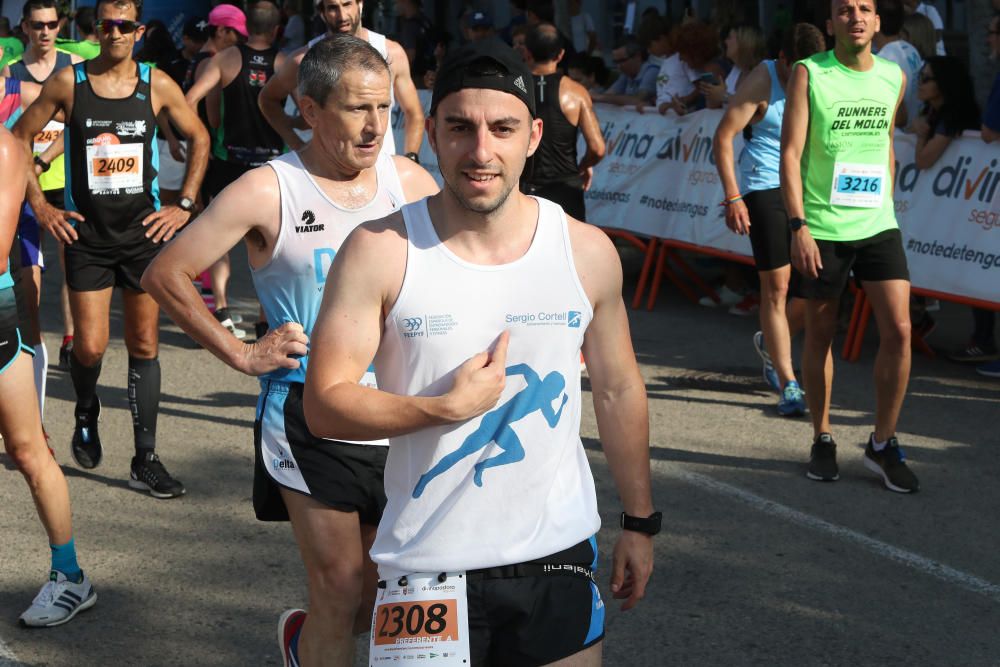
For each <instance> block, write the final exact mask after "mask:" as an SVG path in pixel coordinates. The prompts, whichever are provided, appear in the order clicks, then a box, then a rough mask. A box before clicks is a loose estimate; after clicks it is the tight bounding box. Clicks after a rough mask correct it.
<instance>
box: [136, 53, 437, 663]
mask: <svg viewBox="0 0 1000 667" xmlns="http://www.w3.org/2000/svg"><path fill="white" fill-rule="evenodd" d="M331 73H332V75H331ZM299 78H300V83H299V92H300V94H301V96H302V97H301V99H302V111H303V115H304V116H305V118H306V120H307V121H308V122H309V124H310V125H311V126H312V127H313V129H314V131H315V135H314V139H313V141H311V142H310V143H309V144H308V146H306V147H305V148H304V149H303V150H302V151H300V152H298V153H295V152H293V153H288V154H286V155H284V156H282V157H280V158H276V159H275V160H273V161H271V162H270V163H269V164H268V165H267V166H264V167H260V168H257V169H255V170H252V171H250V172H248V173H247V174H245V175H244V176H242V177H241V178H240V179H239V180H237V181H236V182H235V183H233V184H232V185H230V186H229V187H227V188H226V189H225V190H223V191H222V193H221V194H220V195H219V196H218V197H217V198H216V199H214V200H213V201H212V204H211V205H210V206H209V207H208V209H207V210H206V211H205V212H204V213H202V214H201V215H200V216H199V217H198V219H197V220H196V221H195V223H194V224H193V225H192V226H191V228H190V229H188V230H187V231H186V232H185V233H184V234H183V235H182V236H180V237H178V239H177V240H176V241H175V242H174V243H173V244H172V245H170V246H168V247H167V248H165V249H164V251H163V252H162V254H161V255H160V256H159V257H158V258H157V259H156V261H155V262H154V263H153V264H152V265H151V266H150V267H149V270H148V271H147V272H146V274H145V276H143V286H144V287H145V289H147V290H148V291H149V293H150V294H152V295H153V296H154V297H155V298H156V299H157V301H159V302H160V304H161V305H162V306H163V308H164V309H165V310H166V311H167V312H168V313H169V314H170V315H171V317H173V318H174V320H175V321H176V322H177V323H178V324H179V325H180V326H181V327H182V328H183V329H184V330H185V331H186V332H187V333H188V334H189V335H190V336H191V337H192V338H194V339H195V340H197V341H198V342H199V343H201V344H202V345H203V346H204V347H205V348H206V349H208V350H211V351H212V352H213V353H214V354H215V355H216V356H218V357H219V358H220V359H222V360H223V361H225V362H226V363H227V364H229V365H230V366H232V367H233V368H235V369H236V370H239V371H241V372H244V373H247V374H248V375H259V376H262V377H261V388H262V391H261V397H260V401H259V403H258V415H257V424H256V425H255V441H256V447H257V456H256V466H255V471H254V508H255V510H256V512H257V516H258V518H260V519H261V520H287V519H289V518H290V519H291V522H292V528H293V530H294V532H295V536H296V539H297V541H298V543H299V548H300V550H301V552H302V560H303V562H304V564H305V567H306V572H307V574H308V578H309V603H310V604H309V614H308V618H307V617H306V614H305V613H304V612H303V611H301V610H293V611H292V612H286V613H285V614H284V615H283V616H282V619H281V622H280V624H279V637H280V639H281V643H282V652H283V656H284V660H285V665H286V666H287V665H300V664H301V665H319V664H324V665H341V664H343V665H349V664H351V653H352V652H353V649H354V639H353V636H352V629H353V628H357V629H358V630H364V629H366V628H367V627H368V625H369V623H370V620H371V604H372V597H373V596H374V590H375V579H376V577H375V571H374V567H373V566H372V564H371V561H370V559H369V558H368V556H367V550H368V549H369V547H370V546H371V543H372V540H373V538H374V536H375V526H376V525H377V523H378V521H379V519H380V517H381V514H382V508H383V507H384V505H385V495H384V491H383V490H382V469H383V467H384V461H385V450H386V446H385V445H387V444H388V443H387V442H385V441H382V442H381V443H367V444H362V443H358V442H355V443H334V442H331V441H328V440H326V441H325V440H321V439H319V438H315V437H313V436H312V435H310V434H309V432H308V430H307V429H306V428H305V420H304V417H302V411H301V396H302V382H303V381H304V379H305V370H306V365H307V358H306V356H305V355H306V354H307V350H308V348H307V344H308V336H309V334H310V333H311V331H312V326H313V323H314V322H315V320H316V315H317V313H318V311H319V304H320V299H321V298H322V293H323V289H324V284H325V282H326V272H327V270H328V269H329V267H330V263H331V262H332V261H333V258H334V256H335V255H336V253H337V252H338V251H339V249H340V245H341V243H342V242H343V241H344V239H345V238H346V237H347V235H348V234H349V233H350V232H351V231H352V230H353V229H354V228H355V227H356V226H357V225H358V224H360V223H362V222H364V221H366V220H371V219H374V218H377V217H381V216H383V215H386V214H387V213H389V212H391V211H394V210H397V209H398V208H399V207H400V206H402V205H403V204H404V203H405V202H407V201H414V200H416V199H419V198H420V197H424V196H426V195H429V194H432V193H434V192H437V190H438V188H437V184H436V183H435V182H434V180H433V179H432V178H431V176H430V174H428V173H427V172H426V171H425V170H424V169H423V168H422V167H420V166H419V165H416V164H414V163H413V162H411V161H410V160H407V159H406V158H404V157H398V156H390V155H387V154H384V153H380V150H379V147H380V146H379V145H380V143H381V139H382V136H383V133H384V132H385V131H386V127H387V125H388V114H389V72H388V67H387V65H386V62H385V61H384V60H383V59H382V57H381V55H380V54H379V53H377V52H376V51H375V50H374V49H373V48H371V47H370V46H368V45H367V44H366V43H365V42H363V41H361V40H359V39H357V38H355V37H352V36H349V35H338V36H335V37H332V38H331V39H327V40H324V41H323V43H322V44H320V45H318V46H317V47H315V48H314V49H312V50H311V51H310V52H309V53H308V54H307V56H306V57H305V58H304V59H303V61H302V67H301V68H300V70H299ZM240 239H245V241H246V244H247V251H248V254H249V259H250V266H251V269H252V272H253V278H254V286H255V287H256V289H257V294H258V296H259V298H260V301H261V304H262V306H263V308H264V311H265V314H266V315H267V318H268V324H269V326H270V331H269V332H268V334H267V335H266V336H265V337H264V338H263V339H262V340H260V341H258V342H257V343H255V344H252V345H248V344H245V343H242V342H240V341H239V340H237V339H236V338H234V337H233V336H231V335H229V334H228V332H227V331H226V329H224V328H223V326H222V325H221V324H220V323H219V322H218V321H217V320H216V319H215V318H214V317H213V316H212V315H211V313H210V312H209V310H208V308H207V307H206V306H205V305H204V302H203V301H202V300H201V298H200V297H199V295H198V293H197V291H196V290H195V288H194V287H193V285H192V283H191V279H192V277H193V276H196V275H198V273H199V272H200V271H202V270H203V269H204V268H205V267H206V266H208V265H209V264H210V263H211V262H212V261H214V260H215V259H217V258H218V257H219V256H220V255H221V254H223V253H225V252H228V251H229V249H230V248H231V247H232V246H234V245H236V244H237V243H239V241H240ZM290 355H291V356H290ZM367 381H368V382H369V383H371V384H373V383H374V382H373V378H368V380H367ZM355 440H366V439H364V438H357V439H355ZM379 445H381V446H379ZM363 575H364V577H366V579H364V580H366V581H368V586H367V587H363V585H362V581H363ZM363 590H364V592H365V593H366V594H367V597H366V598H365V599H364V600H363V599H362V592H363Z"/></svg>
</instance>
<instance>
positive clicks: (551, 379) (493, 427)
mask: <svg viewBox="0 0 1000 667" xmlns="http://www.w3.org/2000/svg"><path fill="white" fill-rule="evenodd" d="M506 375H507V377H511V376H512V375H520V376H522V377H523V378H524V381H525V382H527V383H528V386H527V387H525V388H524V389H522V390H521V391H519V392H518V393H516V394H515V395H514V396H512V397H511V399H510V400H509V401H507V402H506V403H504V404H503V405H501V406H500V407H498V408H497V409H495V410H493V411H492V412H487V413H486V414H485V415H483V419H482V421H481V422H480V424H479V428H477V429H476V430H475V431H473V432H472V433H470V434H469V437H467V438H466V439H465V442H463V443H462V446H461V447H459V448H458V449H457V450H455V451H454V452H452V453H451V454H448V455H446V456H445V457H444V458H442V459H441V460H440V461H438V462H437V464H436V465H435V466H434V467H433V468H431V469H430V470H428V471H427V472H425V473H424V474H423V475H421V476H420V479H419V480H418V481H417V486H416V487H414V489H413V497H414V498H419V497H420V496H421V495H422V494H423V492H424V489H426V488H427V485H428V484H430V483H431V481H432V480H433V479H434V478H435V477H437V476H438V475H440V474H442V473H444V472H445V471H447V470H449V469H451V467H452V466H454V465H455V464H456V463H458V462H459V461H461V460H462V459H464V458H465V457H467V456H472V455H473V454H475V453H476V452H478V451H480V450H481V449H484V448H485V447H487V446H488V445H489V444H490V443H491V442H495V443H497V445H498V446H499V447H500V449H502V450H503V451H501V452H500V453H499V454H497V455H496V456H494V457H492V458H488V459H486V460H484V461H480V462H479V463H477V464H476V465H475V471H476V474H475V478H474V480H473V481H475V483H476V486H482V485H483V471H485V470H486V469H487V468H493V467H495V466H502V465H507V464H509V463H517V462H518V461H520V460H521V459H523V458H524V447H523V446H522V445H521V440H520V439H519V438H518V437H517V433H515V432H514V429H512V428H511V424H513V423H514V422H516V421H519V420H521V419H524V418H525V417H527V416H528V415H530V414H531V413H533V412H541V413H542V416H543V417H545V421H546V422H548V424H549V428H555V427H556V424H558V423H559V419H560V418H561V417H562V412H563V408H565V407H566V402H567V401H569V395H568V394H566V393H564V392H563V389H565V388H566V379H565V378H564V377H563V376H562V374H560V373H557V372H556V371H552V372H551V373H549V374H548V375H546V376H545V378H544V379H543V378H540V377H539V376H538V373H536V372H535V371H534V370H532V369H531V368H530V367H529V366H528V365H527V364H515V365H513V366H509V367H508V368H507V372H506ZM559 394H562V404H561V405H560V406H559V409H558V410H553V409H552V401H554V400H555V399H556V398H557V397H558V396H559Z"/></svg>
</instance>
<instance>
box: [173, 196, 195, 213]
mask: <svg viewBox="0 0 1000 667" xmlns="http://www.w3.org/2000/svg"><path fill="white" fill-rule="evenodd" d="M177 205H178V206H180V208H181V210H184V211H190V210H191V209H192V208H194V202H193V201H191V200H190V199H188V198H187V197H181V200H180V202H179V203H178V204H177Z"/></svg>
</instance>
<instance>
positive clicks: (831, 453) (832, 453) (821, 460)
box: [806, 433, 840, 482]
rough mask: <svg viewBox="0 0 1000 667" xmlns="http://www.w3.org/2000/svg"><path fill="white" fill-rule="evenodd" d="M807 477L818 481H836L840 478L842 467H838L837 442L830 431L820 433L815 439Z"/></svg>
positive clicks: (810, 454) (810, 452) (810, 453)
mask: <svg viewBox="0 0 1000 667" xmlns="http://www.w3.org/2000/svg"><path fill="white" fill-rule="evenodd" d="M806 477H808V478H809V479H814V480H816V481H817V482H834V481H836V480H838V479H840V469H839V468H838V467H837V443H835V442H834V441H833V436H832V435H830V434H829V433H820V434H819V435H818V436H816V439H815V440H813V444H812V449H811V450H810V451H809V469H808V470H807V471H806Z"/></svg>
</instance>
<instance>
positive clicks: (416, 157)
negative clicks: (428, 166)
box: [403, 151, 420, 164]
mask: <svg viewBox="0 0 1000 667" xmlns="http://www.w3.org/2000/svg"><path fill="white" fill-rule="evenodd" d="M403 157H408V158H410V159H411V160H413V161H414V162H416V163H417V164H420V156H419V155H417V154H416V153H414V152H413V151H410V152H409V153H406V154H405V155H404V156H403Z"/></svg>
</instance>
